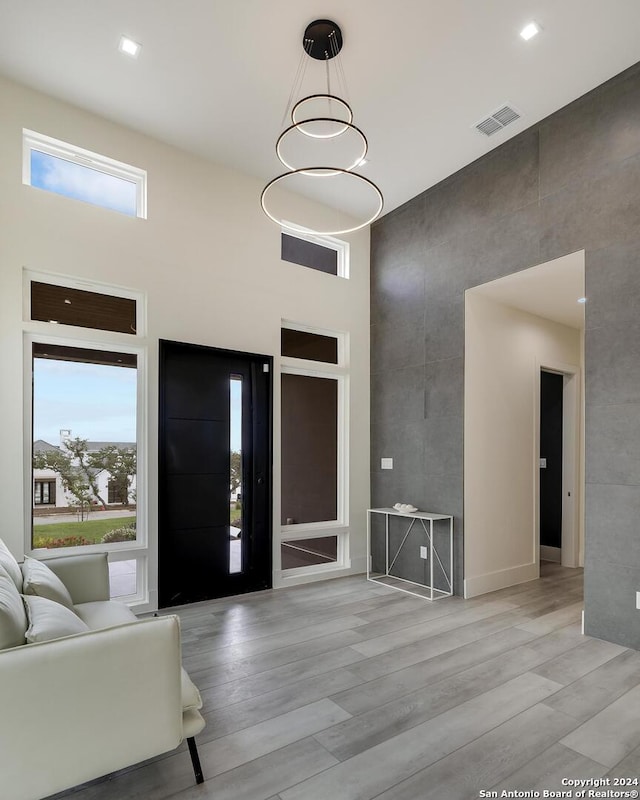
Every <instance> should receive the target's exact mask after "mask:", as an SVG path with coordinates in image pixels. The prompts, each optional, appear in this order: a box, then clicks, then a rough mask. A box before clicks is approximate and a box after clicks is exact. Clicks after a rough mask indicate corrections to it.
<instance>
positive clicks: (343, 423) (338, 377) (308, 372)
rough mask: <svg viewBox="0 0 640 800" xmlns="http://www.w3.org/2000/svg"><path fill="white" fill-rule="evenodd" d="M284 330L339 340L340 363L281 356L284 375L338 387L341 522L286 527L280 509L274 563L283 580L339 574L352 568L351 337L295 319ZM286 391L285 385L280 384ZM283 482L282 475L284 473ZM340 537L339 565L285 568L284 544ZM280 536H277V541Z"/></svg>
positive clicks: (338, 488) (282, 326)
mask: <svg viewBox="0 0 640 800" xmlns="http://www.w3.org/2000/svg"><path fill="white" fill-rule="evenodd" d="M280 327H281V328H289V329H292V330H300V331H304V332H306V333H316V334H320V335H322V336H333V337H336V338H337V339H338V363H337V364H328V363H326V362H321V361H309V360H306V359H301V358H294V357H293V356H281V357H280V373H281V375H282V374H289V375H303V376H307V377H311V378H327V379H330V380H335V381H337V384H338V432H337V445H338V456H337V459H338V470H337V481H336V482H337V519H335V520H324V521H322V522H300V523H294V524H293V525H283V524H282V514H281V510H280V509H279V512H280V513H279V518H278V527H279V531H280V536H279V539H278V542H277V554H275V553H274V564H277V565H278V566H279V568H280V575H281V579H282V580H288V579H290V578H298V577H302V576H308V575H312V574H313V575H315V574H318V573H323V572H335V571H339V570H345V569H348V568H350V566H351V561H350V548H349V503H348V498H349V407H350V405H349V380H350V378H349V368H348V365H349V334H348V333H346V332H344V331H336V330H330V329H329V328H319V327H316V326H311V325H306V324H304V323H300V322H294V321H292V320H284V319H283V320H281V326H280ZM279 391H280V392H281V391H282V383H281V382H280V384H279ZM281 479H282V473H281ZM326 536H337V538H338V550H337V559H336V561H335V562H330V563H327V564H317V565H311V566H306V567H294V568H293V569H287V570H283V569H282V562H281V552H280V548H281V546H282V543H283V542H287V541H296V540H298V539H314V538H324V537H326ZM275 538H276V537H274V540H275Z"/></svg>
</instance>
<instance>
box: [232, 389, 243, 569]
mask: <svg viewBox="0 0 640 800" xmlns="http://www.w3.org/2000/svg"><path fill="white" fill-rule="evenodd" d="M229 401H230V414H229V465H230V466H229V486H230V490H231V491H230V501H229V539H230V541H229V573H230V574H231V575H233V574H236V573H238V572H242V542H241V536H242V376H241V375H232V376H231V379H230V380H229Z"/></svg>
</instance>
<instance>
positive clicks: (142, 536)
mask: <svg viewBox="0 0 640 800" xmlns="http://www.w3.org/2000/svg"><path fill="white" fill-rule="evenodd" d="M34 343H38V344H51V345H58V346H61V347H82V348H84V349H85V350H97V351H104V349H105V346H106V344H107V343H106V342H104V341H98V342H96V341H90V340H88V339H85V338H80V337H77V338H75V337H74V338H65V337H58V336H41V335H40V334H37V333H25V335H24V406H25V408H24V414H25V417H24V418H25V419H26V420H29V424H28V425H25V431H24V453H23V456H24V475H25V481H24V485H25V497H24V500H25V503H24V509H25V513H24V520H25V530H24V542H25V553H27V554H28V555H32V556H34V557H35V558H38V557H39V556H43V555H44V554H45V553H46V554H47V555H54V554H52V552H51V551H50V550H46V549H43V548H38V549H33V548H32V543H31V533H32V531H31V515H32V511H33V497H32V492H33V487H32V483H33V478H32V464H31V454H32V450H33V400H32V356H33V350H32V348H33V344H34ZM108 347H109V349H110V350H112V351H113V352H116V353H130V354H133V355H135V356H137V370H136V372H137V376H136V377H137V391H136V404H137V413H136V417H137V419H136V445H137V451H138V452H137V473H136V475H137V477H136V511H137V514H136V517H137V522H136V534H137V539H136V541H135V542H114V543H112V544H95V545H93V544H92V545H85V546H83V547H65V548H64V553H61V555H62V554H64V555H79V554H80V553H91V552H96V551H98V552H104V551H105V550H109V551H114V552H135V551H140V550H147V547H148V532H147V521H148V520H147V506H148V499H147V436H146V430H147V424H146V401H147V363H146V361H147V354H146V348H144V347H125V346H122V345H121V344H118V343H115V342H112V343H110V344H108Z"/></svg>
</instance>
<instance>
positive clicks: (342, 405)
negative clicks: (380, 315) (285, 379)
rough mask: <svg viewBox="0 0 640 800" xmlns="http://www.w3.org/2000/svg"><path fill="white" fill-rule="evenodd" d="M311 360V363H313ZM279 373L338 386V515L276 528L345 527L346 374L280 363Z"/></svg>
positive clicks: (347, 379)
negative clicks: (331, 381) (334, 383)
mask: <svg viewBox="0 0 640 800" xmlns="http://www.w3.org/2000/svg"><path fill="white" fill-rule="evenodd" d="M314 363H315V362H314ZM281 374H283V375H303V376H305V377H309V378H325V379H328V380H334V381H336V383H337V385H338V469H337V484H338V486H337V509H338V516H337V517H336V519H333V520H326V521H323V522H300V523H296V524H294V525H281V526H280V530H281V532H282V533H288V532H290V531H295V532H296V533H300V532H301V531H326V530H332V529H335V528H346V527H347V526H348V525H349V520H348V513H347V506H348V504H347V502H346V501H347V497H348V496H349V493H348V488H349V487H348V476H349V465H348V452H347V442H348V441H349V437H348V430H347V429H348V422H347V409H348V408H349V376H348V375H340V374H336V373H335V372H331V371H329V370H323V369H307V368H305V367H296V366H288V365H285V364H282V365H281ZM287 538H289V539H293V538H308V537H302V536H289V537H287Z"/></svg>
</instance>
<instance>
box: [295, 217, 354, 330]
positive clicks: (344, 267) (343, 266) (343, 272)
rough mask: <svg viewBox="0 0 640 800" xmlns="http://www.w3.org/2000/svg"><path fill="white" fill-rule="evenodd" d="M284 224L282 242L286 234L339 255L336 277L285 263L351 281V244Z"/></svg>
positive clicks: (299, 265)
mask: <svg viewBox="0 0 640 800" xmlns="http://www.w3.org/2000/svg"><path fill="white" fill-rule="evenodd" d="M283 222H284V223H285V225H286V227H285V226H284V225H283V226H281V227H280V234H281V241H282V234H283V233H284V234H286V235H287V236H293V237H294V238H297V239H302V240H303V241H306V242H311V243H312V244H317V245H320V246H321V247H326V248H328V249H329V250H335V251H336V252H337V254H338V263H337V272H336V274H335V275H332V274H331V273H329V272H323V271H322V270H319V269H314V268H313V267H307V266H305V265H304V264H296V262H294V261H285V263H286V264H293V265H294V266H298V267H304V269H310V270H311V271H312V272H319V273H320V274H321V275H328V277H330V278H344V279H345V280H349V267H350V262H351V257H350V246H349V242H347V241H345V240H344V239H336V238H335V237H334V236H320V235H319V234H317V233H314V232H313V231H312V230H309V229H308V228H302V227H300V226H299V225H295V224H294V223H292V222H288V221H287V220H283ZM283 260H284V259H283ZM313 332H317V331H313Z"/></svg>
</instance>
